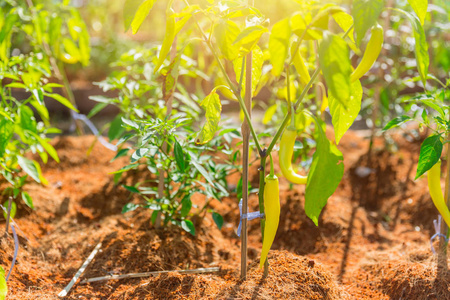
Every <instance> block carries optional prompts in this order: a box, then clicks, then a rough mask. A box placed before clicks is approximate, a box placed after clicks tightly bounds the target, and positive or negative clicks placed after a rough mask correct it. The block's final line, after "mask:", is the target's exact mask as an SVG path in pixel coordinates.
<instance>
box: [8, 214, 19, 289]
mask: <svg viewBox="0 0 450 300" xmlns="http://www.w3.org/2000/svg"><path fill="white" fill-rule="evenodd" d="M10 226H11V229H12V232H13V235H14V257H13V260H12V263H11V268H10V269H9V272H8V275H6V281H8V278H9V275H11V272H12V270H13V268H14V265H15V264H16V260H17V254H18V253H19V238H18V237H17V233H16V229H15V228H14V224H12V223H11V224H10Z"/></svg>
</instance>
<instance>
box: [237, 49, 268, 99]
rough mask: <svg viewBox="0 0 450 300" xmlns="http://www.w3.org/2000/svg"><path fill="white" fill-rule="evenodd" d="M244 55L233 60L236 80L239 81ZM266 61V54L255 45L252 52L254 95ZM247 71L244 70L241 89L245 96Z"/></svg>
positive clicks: (242, 94)
mask: <svg viewBox="0 0 450 300" xmlns="http://www.w3.org/2000/svg"><path fill="white" fill-rule="evenodd" d="M242 59H243V58H242V57H239V58H237V59H235V60H233V68H234V73H235V74H236V82H238V83H239V80H240V77H241V70H242ZM263 63H264V54H263V52H262V50H261V48H259V47H258V46H255V48H254V49H253V52H252V95H253V96H255V95H254V93H255V91H256V88H257V86H258V83H259V80H260V79H261V73H262V66H263ZM246 73H247V70H245V71H244V75H243V76H244V77H243V79H242V90H241V96H242V97H244V95H245V83H246V80H245V79H246V77H247V76H246Z"/></svg>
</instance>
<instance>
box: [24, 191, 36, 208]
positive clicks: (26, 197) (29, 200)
mask: <svg viewBox="0 0 450 300" xmlns="http://www.w3.org/2000/svg"><path fill="white" fill-rule="evenodd" d="M22 200H23V202H25V204H26V205H27V206H28V207H29V208H31V209H34V205H33V199H32V198H31V196H30V194H28V193H27V192H22Z"/></svg>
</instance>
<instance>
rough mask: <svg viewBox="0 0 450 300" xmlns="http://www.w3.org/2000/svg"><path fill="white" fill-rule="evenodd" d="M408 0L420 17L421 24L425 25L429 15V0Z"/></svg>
mask: <svg viewBox="0 0 450 300" xmlns="http://www.w3.org/2000/svg"><path fill="white" fill-rule="evenodd" d="M408 2H409V4H410V5H411V7H412V8H413V10H414V12H415V13H416V15H417V16H418V17H419V20H420V24H422V25H423V24H424V23H425V17H426V15H427V8H428V0H408Z"/></svg>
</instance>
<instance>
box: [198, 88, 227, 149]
mask: <svg viewBox="0 0 450 300" xmlns="http://www.w3.org/2000/svg"><path fill="white" fill-rule="evenodd" d="M200 105H201V106H202V107H203V108H204V109H205V110H206V122H205V124H204V125H203V127H202V130H201V131H200V132H199V133H198V135H197V141H196V142H197V143H198V144H205V143H207V142H209V141H210V140H211V139H212V138H213V137H214V135H215V134H216V131H217V129H218V128H219V121H220V113H221V112H222V103H221V102H220V99H219V95H217V93H216V90H215V89H214V90H213V91H212V92H211V93H210V94H209V95H208V96H206V98H205V99H203V101H202V102H201V103H200Z"/></svg>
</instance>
